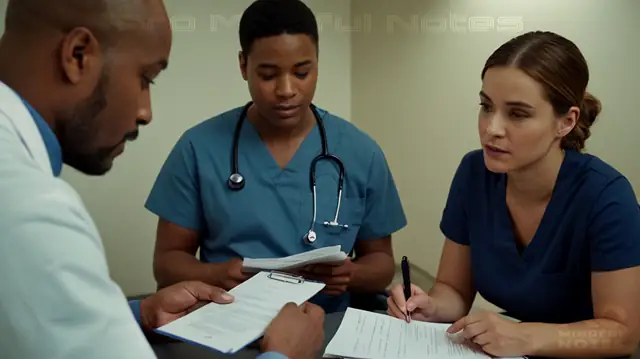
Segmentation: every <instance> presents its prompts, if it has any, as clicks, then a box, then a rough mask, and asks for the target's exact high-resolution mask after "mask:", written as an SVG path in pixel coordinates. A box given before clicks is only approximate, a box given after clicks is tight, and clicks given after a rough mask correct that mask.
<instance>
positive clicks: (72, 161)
mask: <svg viewBox="0 0 640 359" xmlns="http://www.w3.org/2000/svg"><path fill="white" fill-rule="evenodd" d="M108 82H109V76H108V73H107V71H106V70H105V71H103V73H102V74H101V76H100V80H99V81H98V84H97V85H96V87H95V89H94V90H93V93H92V94H91V96H89V98H88V99H86V100H85V101H83V102H81V103H79V104H78V105H77V106H76V108H75V109H74V110H73V111H72V112H71V113H70V114H69V115H68V118H59V119H58V121H56V122H58V123H57V126H56V132H57V135H58V138H59V140H60V145H61V147H62V158H63V160H64V163H66V164H67V165H69V166H71V167H73V168H75V169H76V170H78V171H80V172H82V173H85V174H87V175H92V176H99V175H103V174H105V173H106V172H108V171H109V169H111V163H112V159H111V158H110V156H111V153H112V152H113V151H114V150H115V148H116V147H117V146H118V145H119V144H118V145H115V146H113V147H109V148H97V147H96V144H95V142H96V140H97V139H98V138H99V137H100V133H99V131H100V124H99V123H98V115H99V114H100V113H101V112H102V111H103V110H104V109H105V107H106V106H107V99H106V91H107V84H108Z"/></svg>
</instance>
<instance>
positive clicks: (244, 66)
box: [238, 51, 247, 81]
mask: <svg viewBox="0 0 640 359" xmlns="http://www.w3.org/2000/svg"><path fill="white" fill-rule="evenodd" d="M238 65H239V66H240V73H241V74H242V78H243V79H244V80H245V81H247V58H246V57H245V56H244V53H243V52H242V51H240V52H238Z"/></svg>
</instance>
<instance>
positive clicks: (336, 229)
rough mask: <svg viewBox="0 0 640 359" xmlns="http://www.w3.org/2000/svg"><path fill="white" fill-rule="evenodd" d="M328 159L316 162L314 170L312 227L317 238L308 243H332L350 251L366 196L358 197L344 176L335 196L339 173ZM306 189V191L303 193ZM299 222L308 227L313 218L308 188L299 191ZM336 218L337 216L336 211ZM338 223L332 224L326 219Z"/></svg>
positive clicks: (326, 244)
mask: <svg viewBox="0 0 640 359" xmlns="http://www.w3.org/2000/svg"><path fill="white" fill-rule="evenodd" d="M335 167H336V166H335V165H334V164H333V163H331V162H325V163H318V167H317V170H316V218H315V221H313V230H314V231H315V233H316V236H317V239H316V241H315V242H314V243H309V245H311V246H313V247H315V248H320V247H327V246H333V245H340V246H342V250H343V251H344V252H347V253H349V252H350V251H351V249H352V248H353V246H354V243H355V241H356V239H357V237H358V231H359V230H360V226H361V224H362V221H363V217H364V212H365V199H364V198H360V197H358V196H357V191H352V190H351V188H350V186H349V181H348V180H347V178H345V181H344V187H343V191H342V198H340V200H339V198H338V180H339V173H338V170H337V168H335ZM305 192H306V193H305ZM301 196H302V200H301V208H300V223H301V224H303V225H306V226H307V228H303V229H302V230H303V231H304V232H305V233H306V231H308V229H309V227H311V225H312V223H311V222H312V220H313V194H312V193H311V192H310V191H308V190H307V191H303V192H302V193H301ZM338 205H339V206H340V207H339V210H338V212H337V215H338V216H337V219H336V210H337V209H338ZM334 220H336V222H337V223H334V224H333V225H331V224H328V223H327V222H333V221H334Z"/></svg>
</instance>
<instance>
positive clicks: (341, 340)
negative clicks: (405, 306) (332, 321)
mask: <svg viewBox="0 0 640 359" xmlns="http://www.w3.org/2000/svg"><path fill="white" fill-rule="evenodd" d="M449 326H450V324H440V323H428V322H419V321H412V322H411V323H407V322H406V321H404V320H402V319H398V318H394V317H391V316H387V315H384V314H378V313H372V312H366V311H362V310H357V309H353V308H349V309H347V312H346V313H345V316H344V319H343V320H342V324H340V328H338V331H337V332H336V335H335V336H334V337H333V339H332V340H331V342H329V345H328V346H327V348H326V350H325V357H344V358H358V359H422V358H439V359H453V358H460V359H488V358H491V357H490V356H489V355H487V354H485V353H483V352H481V351H479V350H476V349H473V348H472V347H470V346H468V345H467V344H466V343H464V341H463V340H461V337H460V336H457V335H451V334H448V333H447V328H449Z"/></svg>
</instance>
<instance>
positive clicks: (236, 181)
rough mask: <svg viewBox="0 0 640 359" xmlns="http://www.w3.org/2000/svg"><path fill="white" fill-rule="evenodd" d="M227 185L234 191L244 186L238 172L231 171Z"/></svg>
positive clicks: (242, 178)
mask: <svg viewBox="0 0 640 359" xmlns="http://www.w3.org/2000/svg"><path fill="white" fill-rule="evenodd" d="M227 185H228V186H229V188H231V189H232V190H234V191H237V190H241V189H242V188H243V187H244V177H242V175H241V174H239V173H233V174H232V175H231V176H229V179H228V180H227Z"/></svg>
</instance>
